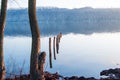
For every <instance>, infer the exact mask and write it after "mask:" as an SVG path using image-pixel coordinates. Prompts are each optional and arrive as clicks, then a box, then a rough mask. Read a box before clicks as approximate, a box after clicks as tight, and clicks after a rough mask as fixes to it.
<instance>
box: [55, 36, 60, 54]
mask: <svg viewBox="0 0 120 80" xmlns="http://www.w3.org/2000/svg"><path fill="white" fill-rule="evenodd" d="M58 51H59V42H58V37H57V38H56V52H57V54H58V53H59V52H58Z"/></svg>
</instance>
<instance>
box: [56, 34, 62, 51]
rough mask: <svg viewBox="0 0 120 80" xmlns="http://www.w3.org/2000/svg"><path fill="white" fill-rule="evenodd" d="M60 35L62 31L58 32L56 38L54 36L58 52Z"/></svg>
mask: <svg viewBox="0 0 120 80" xmlns="http://www.w3.org/2000/svg"><path fill="white" fill-rule="evenodd" d="M61 37H62V33H59V34H58V35H57V38H56V52H57V53H59V43H60V39H61Z"/></svg>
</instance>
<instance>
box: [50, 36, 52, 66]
mask: <svg viewBox="0 0 120 80" xmlns="http://www.w3.org/2000/svg"><path fill="white" fill-rule="evenodd" d="M49 62H50V68H52V50H51V38H49Z"/></svg>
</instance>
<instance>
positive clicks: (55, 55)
mask: <svg viewBox="0 0 120 80" xmlns="http://www.w3.org/2000/svg"><path fill="white" fill-rule="evenodd" d="M55 39H56V37H54V39H53V52H54V59H55V60H56V51H55Z"/></svg>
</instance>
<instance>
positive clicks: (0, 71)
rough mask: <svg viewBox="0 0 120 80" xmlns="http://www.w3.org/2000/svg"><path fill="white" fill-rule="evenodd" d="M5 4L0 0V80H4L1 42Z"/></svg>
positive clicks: (5, 0)
mask: <svg viewBox="0 0 120 80" xmlns="http://www.w3.org/2000/svg"><path fill="white" fill-rule="evenodd" d="M7 2H8V1H7V0H1V10H0V80H4V78H5V64H4V51H3V41H4V28H5V22H6V11H7Z"/></svg>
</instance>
